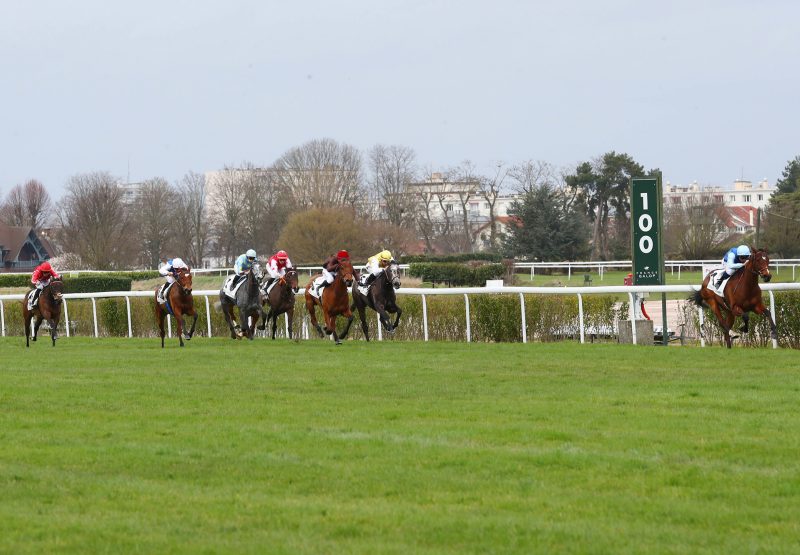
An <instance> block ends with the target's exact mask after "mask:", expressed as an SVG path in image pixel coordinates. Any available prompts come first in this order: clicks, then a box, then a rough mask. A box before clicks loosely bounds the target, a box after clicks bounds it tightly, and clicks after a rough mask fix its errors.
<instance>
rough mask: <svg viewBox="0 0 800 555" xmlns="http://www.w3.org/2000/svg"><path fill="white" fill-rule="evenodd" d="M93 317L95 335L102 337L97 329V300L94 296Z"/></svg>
mask: <svg viewBox="0 0 800 555" xmlns="http://www.w3.org/2000/svg"><path fill="white" fill-rule="evenodd" d="M92 319H93V320H94V336H95V337H100V334H99V333H98V331H97V301H96V300H95V298H94V297H92Z"/></svg>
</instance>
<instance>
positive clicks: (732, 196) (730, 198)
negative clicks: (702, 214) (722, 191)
mask: <svg viewBox="0 0 800 555" xmlns="http://www.w3.org/2000/svg"><path fill="white" fill-rule="evenodd" d="M728 200H729V201H731V202H733V201H735V200H736V195H728Z"/></svg>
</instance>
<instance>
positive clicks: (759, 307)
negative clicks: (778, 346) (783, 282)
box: [689, 249, 778, 349]
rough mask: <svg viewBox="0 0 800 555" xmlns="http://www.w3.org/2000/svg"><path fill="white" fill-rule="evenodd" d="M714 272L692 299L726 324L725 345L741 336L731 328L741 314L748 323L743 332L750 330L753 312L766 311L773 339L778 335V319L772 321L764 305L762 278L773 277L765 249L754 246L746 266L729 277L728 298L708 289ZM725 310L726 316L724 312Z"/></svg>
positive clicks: (724, 331) (766, 280) (764, 313)
mask: <svg viewBox="0 0 800 555" xmlns="http://www.w3.org/2000/svg"><path fill="white" fill-rule="evenodd" d="M711 276H712V274H711V273H710V274H709V275H707V276H706V278H705V279H704V280H703V285H702V286H701V287H700V291H697V292H695V293H694V294H693V295H692V296H691V297H689V300H692V301H694V302H695V304H696V305H697V306H703V304H705V305H706V306H708V307H709V308H710V309H711V310H712V312H714V316H716V317H717V321H719V325H720V326H722V331H723V333H724V335H725V344H726V345H727V346H728V348H729V349H730V348H731V345H732V343H733V340H734V339H736V337H738V336H733V337H731V334H730V330H731V328H732V327H733V323H734V322H735V321H736V317H737V316H741V317H742V320H743V321H744V325H743V326H742V327H741V328H739V330H740V331H741V332H743V333H747V330H748V329H749V323H750V315H749V314H748V313H749V312H755V313H756V314H762V315H764V316H766V317H767V319H768V320H769V326H770V329H771V330H772V339H777V338H778V332H777V331H776V329H775V322H773V321H772V315H771V314H770V312H769V309H768V308H767V307H765V306H764V303H763V302H762V300H761V288H760V287H759V286H758V277H759V276H761V277H762V278H763V279H764V281H765V282H768V281H769V280H771V279H772V275H771V274H770V273H769V256H767V251H766V250H764V249H754V250H753V256H751V257H750V259H748V261H747V262H745V264H744V266H742V268H741V269H739V271H738V272H736V273H735V274H734V275H733V276H731V278H730V279H729V280H728V283H727V285H726V286H725V290H724V293H725V299H724V300H723V299H722V298H720V296H719V295H717V294H716V293H714V291H712V290H711V289H709V288H708V282H709V279H710V278H711ZM723 313H724V315H723Z"/></svg>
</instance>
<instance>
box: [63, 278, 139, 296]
mask: <svg viewBox="0 0 800 555" xmlns="http://www.w3.org/2000/svg"><path fill="white" fill-rule="evenodd" d="M131 282H132V280H131V278H129V277H116V276H111V275H108V274H94V275H82V276H78V277H72V276H65V277H64V292H65V293H98V292H103V291H130V290H131Z"/></svg>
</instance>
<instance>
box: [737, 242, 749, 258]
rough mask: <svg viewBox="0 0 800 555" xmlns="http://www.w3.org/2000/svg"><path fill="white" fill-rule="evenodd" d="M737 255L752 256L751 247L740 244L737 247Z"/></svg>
mask: <svg viewBox="0 0 800 555" xmlns="http://www.w3.org/2000/svg"><path fill="white" fill-rule="evenodd" d="M736 256H750V247H748V246H747V245H739V246H738V247H736Z"/></svg>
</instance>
